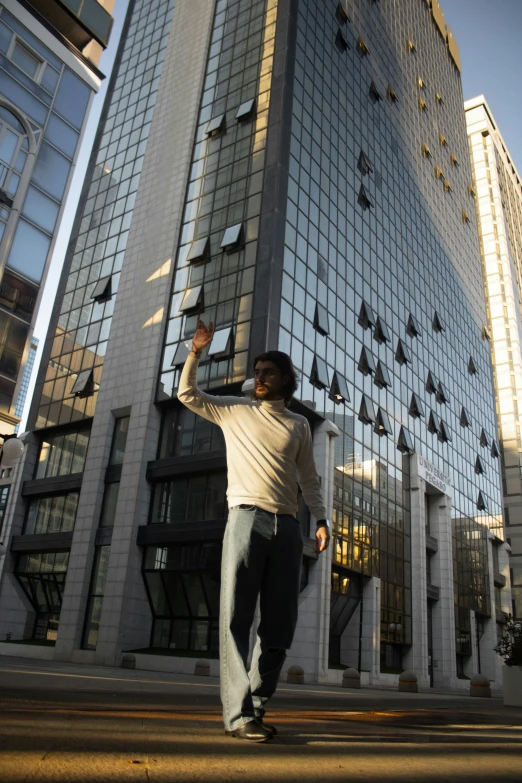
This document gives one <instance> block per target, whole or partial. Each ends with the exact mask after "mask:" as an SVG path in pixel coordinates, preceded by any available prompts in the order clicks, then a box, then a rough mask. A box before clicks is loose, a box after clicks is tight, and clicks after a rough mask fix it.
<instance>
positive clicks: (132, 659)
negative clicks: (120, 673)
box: [121, 653, 136, 669]
mask: <svg viewBox="0 0 522 783" xmlns="http://www.w3.org/2000/svg"><path fill="white" fill-rule="evenodd" d="M121 668H122V669H135V668H136V656H135V655H133V654H132V653H123V655H122V656H121Z"/></svg>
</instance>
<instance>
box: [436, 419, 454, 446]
mask: <svg viewBox="0 0 522 783" xmlns="http://www.w3.org/2000/svg"><path fill="white" fill-rule="evenodd" d="M437 437H438V439H439V441H440V442H441V443H447V442H448V441H451V432H450V428H449V427H448V425H447V424H446V422H444V421H442V420H441V421H440V424H439V432H438V435H437Z"/></svg>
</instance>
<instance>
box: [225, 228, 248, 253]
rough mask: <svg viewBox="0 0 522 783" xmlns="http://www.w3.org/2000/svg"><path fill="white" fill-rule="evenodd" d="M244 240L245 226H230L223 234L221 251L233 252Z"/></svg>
mask: <svg viewBox="0 0 522 783" xmlns="http://www.w3.org/2000/svg"><path fill="white" fill-rule="evenodd" d="M242 238H243V224H242V223H237V224H236V225H235V226H229V227H228V228H227V229H226V231H225V233H224V234H223V239H222V240H221V245H220V247H221V249H222V250H227V251H228V252H232V251H233V250H236V249H237V248H238V247H239V245H240V244H241V241H242Z"/></svg>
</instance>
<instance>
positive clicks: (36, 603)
mask: <svg viewBox="0 0 522 783" xmlns="http://www.w3.org/2000/svg"><path fill="white" fill-rule="evenodd" d="M68 564H69V552H33V553H31V554H28V555H20V557H19V558H18V562H17V564H16V570H15V574H16V578H17V579H18V581H19V582H20V584H21V585H22V587H23V589H24V592H25V594H26V595H27V598H28V599H29V601H30V602H31V605H32V606H33V608H34V610H35V612H36V619H35V624H34V629H33V639H41V640H44V641H56V637H57V634H58V624H59V621H60V611H61V608H62V597H63V589H64V587H65V579H66V576H67V566H68Z"/></svg>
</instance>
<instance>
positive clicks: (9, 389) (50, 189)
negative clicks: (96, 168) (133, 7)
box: [0, 0, 114, 434]
mask: <svg viewBox="0 0 522 783" xmlns="http://www.w3.org/2000/svg"><path fill="white" fill-rule="evenodd" d="M113 5H114V0H103V1H102V2H98V0H84V2H82V3H77V2H55V0H29V1H28V2H24V0H2V2H1V3H0V422H1V431H2V433H6V434H9V433H12V432H13V431H14V428H15V426H16V424H17V422H19V415H18V414H17V411H16V404H17V399H19V396H20V392H21V387H22V383H23V377H24V367H25V365H26V363H27V360H28V356H29V354H30V351H31V335H32V329H33V326H34V322H35V320H36V314H37V311H38V307H39V303H40V298H41V291H42V288H43V284H44V282H45V277H46V273H47V268H48V266H49V263H50V259H51V256H52V252H53V246H54V241H55V238H56V234H57V231H58V227H59V225H60V219H61V215H62V211H63V208H64V204H65V200H66V198H67V192H68V188H69V183H70V181H71V177H72V173H73V170H74V166H75V162H76V159H77V156H78V151H79V147H80V144H81V137H82V133H83V130H84V128H85V124H86V121H87V117H88V113H89V107H90V104H91V100H92V97H93V95H94V94H95V93H96V92H97V90H98V88H99V86H100V83H101V79H102V78H103V76H102V74H101V73H100V71H99V70H98V67H97V66H98V62H99V59H100V55H101V53H102V51H103V49H104V48H105V47H106V46H107V42H108V40H109V35H110V30H111V25H112V17H111V10H112V6H113Z"/></svg>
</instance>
